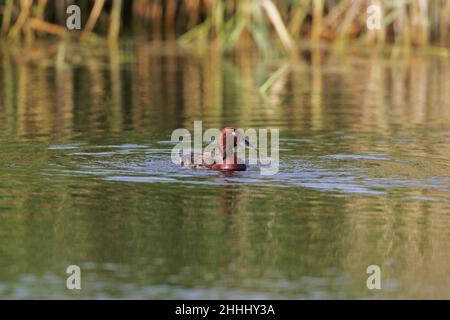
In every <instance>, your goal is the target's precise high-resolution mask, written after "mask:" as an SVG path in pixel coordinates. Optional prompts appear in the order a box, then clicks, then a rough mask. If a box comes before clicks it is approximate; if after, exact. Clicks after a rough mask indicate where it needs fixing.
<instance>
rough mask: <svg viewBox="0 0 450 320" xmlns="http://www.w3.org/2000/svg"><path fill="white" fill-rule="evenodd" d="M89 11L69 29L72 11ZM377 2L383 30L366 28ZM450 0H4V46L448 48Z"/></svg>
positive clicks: (0, 8)
mask: <svg viewBox="0 0 450 320" xmlns="http://www.w3.org/2000/svg"><path fill="white" fill-rule="evenodd" d="M71 4H76V5H78V6H79V7H80V9H81V22H82V23H81V24H82V29H81V30H79V31H70V32H69V31H68V30H67V28H66V26H65V25H66V19H67V17H68V16H69V15H68V14H67V13H66V8H67V7H68V6H69V5H71ZM370 5H378V6H379V8H380V9H381V13H382V18H383V19H382V24H381V28H379V29H375V30H369V29H368V28H367V27H366V22H367V18H368V16H369V13H368V12H367V8H368V7H369V6H370ZM449 18H450V1H448V0H429V1H427V0H386V1H383V0H58V1H56V0H0V19H1V30H0V34H1V36H0V39H1V43H2V44H5V43H8V44H11V43H24V42H25V43H30V42H33V41H34V40H35V39H48V38H63V39H70V40H72V41H73V40H76V41H81V42H93V41H96V40H98V39H102V38H104V39H108V40H109V41H110V42H112V43H114V42H117V41H118V39H120V37H126V36H142V37H144V36H145V37H148V38H149V39H153V40H174V39H177V40H178V41H183V42H194V43H205V44H214V45H215V46H218V47H219V48H220V49H221V50H223V51H228V50H230V49H232V48H234V47H236V46H237V45H243V44H244V45H245V44H252V45H256V46H257V47H258V48H259V49H260V51H261V52H263V53H268V52H271V51H272V50H273V49H274V48H276V49H280V51H285V52H292V51H295V49H296V48H298V47H299V46H301V45H302V44H306V43H309V44H311V43H319V42H329V43H333V44H337V45H341V44H345V43H346V42H347V41H349V40H352V41H355V42H363V43H364V44H370V45H386V44H393V45H396V46H404V47H413V46H430V45H433V46H440V47H448V45H449V42H450V41H449V39H450V37H449V30H450V20H449Z"/></svg>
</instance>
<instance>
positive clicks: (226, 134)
mask: <svg viewBox="0 0 450 320" xmlns="http://www.w3.org/2000/svg"><path fill="white" fill-rule="evenodd" d="M227 139H229V140H228V141H231V142H232V143H230V145H229V146H228V145H227V143H226V142H227ZM242 140H244V141H243V142H244V143H246V144H247V145H248V141H246V140H245V138H244V137H243V138H242ZM218 142H219V152H220V156H219V159H220V157H222V159H223V161H220V162H217V155H216V154H215V152H214V150H213V151H212V152H203V153H199V152H192V153H191V154H188V155H183V156H182V158H181V166H182V167H183V168H189V169H212V170H219V171H245V170H246V169H247V166H246V164H245V162H243V161H238V160H240V159H238V158H237V156H236V155H234V154H233V152H232V151H233V150H232V149H231V148H234V147H236V146H237V144H238V133H237V131H236V129H235V128H230V127H227V128H223V129H222V131H221V134H220V138H219V141H218Z"/></svg>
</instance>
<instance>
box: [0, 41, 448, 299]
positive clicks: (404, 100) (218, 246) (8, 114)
mask: <svg viewBox="0 0 450 320" xmlns="http://www.w3.org/2000/svg"><path fill="white" fill-rule="evenodd" d="M71 50H73V51H70V50H69V52H72V53H71V55H70V56H68V57H67V59H68V61H69V62H70V63H68V64H66V65H64V66H58V67H56V66H55V64H54V62H53V58H52V54H51V53H50V54H49V53H47V52H46V51H44V52H41V51H40V50H38V49H36V50H35V51H33V54H32V53H28V54H21V55H16V54H14V53H12V52H9V51H6V50H4V52H3V56H2V62H1V64H0V75H1V77H0V84H1V85H0V97H1V100H0V297H1V298H190V299H196V298H294V299H298V298H327V299H331V298H344V299H346V298H449V297H450V289H449V288H450V281H449V279H450V278H449V277H448V274H449V273H450V263H449V262H450V261H449V260H450V250H449V246H450V231H449V230H450V159H449V155H450V130H449V129H450V92H449V91H448V88H449V87H450V86H449V83H450V63H449V62H448V59H443V58H440V57H432V56H424V55H421V54H411V56H409V57H407V58H401V59H397V60H390V59H387V58H386V57H383V56H382V55H378V54H374V53H371V52H361V51H350V52H346V53H344V54H339V53H331V52H329V51H315V52H305V53H304V54H302V56H301V57H300V58H299V59H298V61H291V62H289V65H288V67H287V69H286V72H285V73H283V74H282V76H281V77H280V78H278V79H277V80H276V81H275V83H274V85H273V86H272V87H271V88H270V89H269V90H268V92H267V93H266V94H261V93H260V92H259V91H258V87H259V86H260V85H261V84H262V83H264V81H265V80H267V78H268V77H269V76H270V75H271V74H273V73H274V72H275V71H276V70H277V69H279V68H283V66H284V65H285V63H286V62H285V61H282V60H280V61H278V60H275V61H270V62H267V61H264V60H262V59H260V58H258V57H257V56H256V55H255V54H254V53H252V52H251V51H246V50H243V51H242V52H239V53H236V54H233V55H231V56H229V57H225V58H221V57H220V55H218V54H217V53H215V52H197V51H193V50H190V49H186V48H178V47H177V46H175V45H173V44H170V43H169V44H148V43H140V42H133V43H131V44H129V45H127V46H126V47H125V48H123V49H122V51H120V52H118V51H111V52H108V51H106V52H104V51H103V50H101V49H95V50H88V49H85V50H81V49H77V48H71ZM194 120H203V126H204V128H211V127H216V128H222V127H224V126H236V127H241V128H244V129H246V128H249V127H254V128H279V129H280V149H281V150H280V169H279V173H278V174H276V175H274V176H261V175H260V174H259V168H258V167H257V166H253V167H251V168H250V169H249V170H248V171H246V172H238V173H235V174H232V175H223V174H220V173H218V172H213V171H191V170H184V169H181V168H178V167H177V166H175V165H173V164H172V163H171V161H170V151H171V148H172V147H173V143H171V142H170V141H169V140H170V134H171V132H172V130H174V129H176V128H182V127H185V128H188V129H190V130H192V128H193V121H194ZM72 264H76V265H79V266H80V267H81V270H82V289H81V290H79V291H76V290H75V291H70V290H68V289H66V279H67V277H68V275H67V274H66V273H65V271H66V268H67V266H69V265H72ZM373 264H375V265H378V266H380V268H381V272H382V289H381V290H368V289H367V287H366V280H367V277H368V276H369V275H368V274H366V269H367V267H368V266H369V265H373Z"/></svg>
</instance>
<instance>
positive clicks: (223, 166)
mask: <svg viewBox="0 0 450 320" xmlns="http://www.w3.org/2000/svg"><path fill="white" fill-rule="evenodd" d="M181 166H182V167H183V168H186V169H203V170H207V169H209V170H218V171H245V170H246V169H247V166H246V165H245V163H239V161H238V159H237V157H236V156H235V157H234V158H233V159H228V158H227V159H224V160H223V161H222V163H217V161H216V160H215V158H214V153H210V152H204V153H199V152H192V153H191V154H188V155H184V156H183V157H182V158H181Z"/></svg>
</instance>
